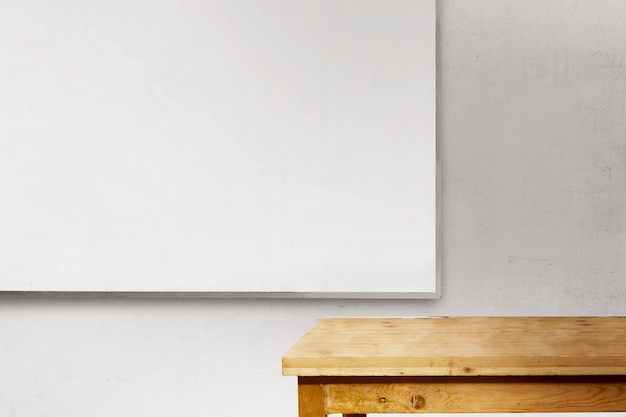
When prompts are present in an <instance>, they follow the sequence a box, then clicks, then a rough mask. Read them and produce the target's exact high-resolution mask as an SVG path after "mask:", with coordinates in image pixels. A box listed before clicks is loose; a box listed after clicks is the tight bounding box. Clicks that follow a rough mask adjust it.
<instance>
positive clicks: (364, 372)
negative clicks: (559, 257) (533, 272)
mask: <svg viewBox="0 0 626 417" xmlns="http://www.w3.org/2000/svg"><path fill="white" fill-rule="evenodd" d="M283 374H284V375H292V376H298V403H299V412H300V414H299V415H300V417H322V416H326V415H327V414H343V415H344V416H365V415H366V414H367V413H465V412H475V413H490V412H596V411H626V317H593V318H591V317H449V318H407V319H373V318H357V319H323V320H321V321H320V322H319V323H318V324H317V325H316V326H315V327H313V329H311V330H310V331H309V332H308V333H307V334H305V335H304V337H302V338H301V339H300V340H299V341H298V342H297V343H296V344H295V345H294V346H293V347H292V348H291V349H290V350H289V351H288V352H287V353H286V354H285V355H284V356H283Z"/></svg>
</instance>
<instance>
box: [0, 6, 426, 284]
mask: <svg viewBox="0 0 626 417" xmlns="http://www.w3.org/2000/svg"><path fill="white" fill-rule="evenodd" d="M0 56H1V57H2V58H1V60H2V64H1V65H0V195H1V198H0V256H1V257H2V259H1V261H0V290H2V291H94V292H100V291H104V292H108V291H111V292H118V291H119V292H135V291H137V292H151V291H157V292H170V291H172V292H263V293H281V292H294V293H317V292H331V293H350V292H356V293H394V292H400V293H407V292H411V293H422V294H427V293H430V294H434V293H436V291H437V288H436V282H437V280H436V275H437V271H436V259H435V258H436V253H435V252H436V250H435V248H436V245H435V241H436V204H435V201H436V157H435V0H393V1H388V0H304V1H292V0H266V1H256V0H206V1H188V0H183V1H178V0H176V1H174V0H164V1H148V0H137V1H127V0H123V1H122V0H109V1H97V0H67V1H36V0H4V1H2V2H0Z"/></svg>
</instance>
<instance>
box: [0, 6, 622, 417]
mask: <svg viewBox="0 0 626 417" xmlns="http://www.w3.org/2000/svg"><path fill="white" fill-rule="evenodd" d="M439 7H440V10H439V14H440V22H439V24H440V25H439V28H440V40H439V47H440V49H439V51H440V71H439V75H440V79H439V83H440V85H439V92H440V102H439V139H440V148H441V162H442V180H443V183H442V185H443V187H442V188H443V192H442V196H441V200H442V201H441V203H442V226H443V271H442V272H443V281H442V282H443V298H442V299H441V300H419V301H384V300H383V301H381V300H378V301H368V300H351V301H342V300H323V301H317V300H168V299H161V300H144V299H139V300H133V299H23V298H3V299H0V414H1V415H3V416H54V417H57V416H58V417H61V416H63V417H83V416H94V417H99V416H102V417H105V416H106V417H109V416H118V417H131V416H132V417H139V416H163V417H165V416H167V417H170V416H173V415H176V416H187V417H192V416H203V417H204V416H221V417H228V416H233V417H234V416H244V415H255V416H267V417H269V416H295V415H296V380H295V378H291V377H289V378H288V377H281V376H280V357H281V355H282V353H283V352H284V351H285V350H286V349H287V348H288V347H289V346H290V345H291V344H292V343H293V342H294V341H295V340H296V339H297V338H298V337H299V336H300V335H302V334H303V333H304V332H305V331H306V330H307V329H308V328H309V327H311V326H312V325H313V324H314V323H315V322H316V320H318V319H319V318H321V317H325V316H422V315H626V296H625V294H626V282H625V281H624V278H623V276H624V273H625V272H626V256H624V246H625V245H626V234H625V233H624V231H625V230H624V229H625V223H626V211H625V210H624V204H625V203H626V198H624V196H626V193H625V191H626V163H625V162H626V135H625V134H624V133H625V131H626V129H625V127H626V126H625V125H626V114H625V104H624V97H626V94H625V90H626V69H625V68H624V64H625V63H626V47H625V46H626V44H625V43H624V39H626V25H625V24H624V22H626V2H624V1H621V0H620V1H609V0H604V1H592V0H580V1H575V0H567V1H566V0H558V1H557V0H552V1H549V2H547V1H545V0H534V1H529V0H525V1H520V0H515V1H503V0H482V1H477V0H473V1H468V0H454V1H451V0H443V1H441V2H440V4H439Z"/></svg>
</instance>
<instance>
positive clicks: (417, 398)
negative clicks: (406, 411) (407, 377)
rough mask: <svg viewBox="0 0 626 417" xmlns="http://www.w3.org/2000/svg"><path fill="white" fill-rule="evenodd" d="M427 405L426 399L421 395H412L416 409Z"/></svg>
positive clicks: (412, 404) (412, 403) (412, 402)
mask: <svg viewBox="0 0 626 417" xmlns="http://www.w3.org/2000/svg"><path fill="white" fill-rule="evenodd" d="M425 405H426V399H425V398H424V397H422V396H421V395H414V396H412V397H411V406H412V407H413V408H415V409H416V410H419V409H420V408H424V406H425Z"/></svg>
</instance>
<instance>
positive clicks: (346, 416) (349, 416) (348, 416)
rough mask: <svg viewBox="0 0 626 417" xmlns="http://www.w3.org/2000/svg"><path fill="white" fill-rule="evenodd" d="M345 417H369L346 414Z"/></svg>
mask: <svg viewBox="0 0 626 417" xmlns="http://www.w3.org/2000/svg"><path fill="white" fill-rule="evenodd" d="M343 417H367V414H344V415H343Z"/></svg>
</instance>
